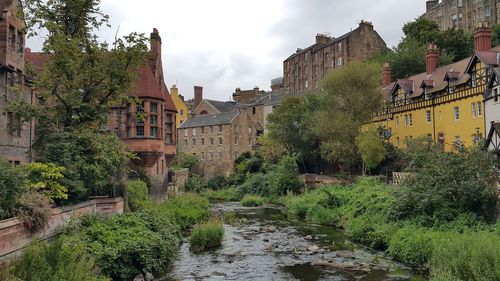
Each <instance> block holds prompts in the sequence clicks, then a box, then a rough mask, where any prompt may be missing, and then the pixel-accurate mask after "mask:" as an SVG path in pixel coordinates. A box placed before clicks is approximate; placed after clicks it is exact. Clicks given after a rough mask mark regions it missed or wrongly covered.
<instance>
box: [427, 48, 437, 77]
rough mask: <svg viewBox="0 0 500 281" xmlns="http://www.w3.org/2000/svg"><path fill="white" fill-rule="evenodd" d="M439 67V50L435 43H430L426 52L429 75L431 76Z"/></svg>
mask: <svg viewBox="0 0 500 281" xmlns="http://www.w3.org/2000/svg"><path fill="white" fill-rule="evenodd" d="M438 65H439V50H438V48H437V46H436V44H434V43H430V44H429V47H428V48H427V50H426V51H425V68H426V69H427V75H431V74H432V73H433V72H434V70H436V68H438Z"/></svg>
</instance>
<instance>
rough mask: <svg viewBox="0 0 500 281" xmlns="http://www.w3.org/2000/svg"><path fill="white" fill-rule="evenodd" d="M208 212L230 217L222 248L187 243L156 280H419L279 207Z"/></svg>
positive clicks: (232, 206)
mask: <svg viewBox="0 0 500 281" xmlns="http://www.w3.org/2000/svg"><path fill="white" fill-rule="evenodd" d="M212 211H213V214H214V215H222V214H226V215H227V214H233V215H234V217H235V222H234V223H232V224H225V225H224V228H225V235H224V240H223V242H222V247H221V248H219V249H217V250H213V251H210V252H205V253H200V254H193V253H191V252H190V251H189V241H187V240H186V241H185V243H183V244H182V246H181V248H180V253H179V258H178V260H177V262H176V263H175V264H174V265H173V266H172V268H170V269H169V270H168V272H169V273H168V274H166V276H165V277H163V278H162V279H159V280H165V281H176V280H194V281H201V280H203V281H205V280H207V281H208V280H252V281H257V280H302V281H317V280H348V281H351V280H352V281H354V280H363V281H379V280H410V279H412V278H413V277H415V278H420V277H419V276H418V274H416V273H414V272H412V271H411V270H410V269H408V268H407V267H405V266H403V265H401V264H398V263H396V262H393V261H391V260H390V259H389V258H388V257H386V256H385V255H384V254H382V253H377V252H373V251H370V250H368V249H364V248H362V247H358V246H356V245H353V244H352V243H351V242H350V241H349V240H347V239H346V237H345V236H344V235H343V233H342V232H340V231H338V230H335V229H334V228H333V227H325V226H319V225H311V224H307V223H305V222H302V221H300V220H294V219H290V218H288V217H287V216H286V214H285V213H284V212H283V211H282V210H281V209H279V208H275V207H262V208H244V207H242V206H241V205H240V204H239V203H221V204H214V205H213V206H212ZM308 236H311V237H312V239H310V238H311V237H308ZM306 238H307V239H306ZM412 280H413V279H412Z"/></svg>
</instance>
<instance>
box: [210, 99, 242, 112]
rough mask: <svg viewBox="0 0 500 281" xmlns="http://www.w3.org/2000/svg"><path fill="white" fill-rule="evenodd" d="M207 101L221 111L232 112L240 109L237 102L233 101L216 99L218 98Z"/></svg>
mask: <svg viewBox="0 0 500 281" xmlns="http://www.w3.org/2000/svg"><path fill="white" fill-rule="evenodd" d="M205 101H206V102H207V103H209V104H210V105H212V106H213V107H215V109H217V111H219V112H220V113H225V112H231V111H235V110H237V109H238V107H237V106H236V102H233V101H216V100H205Z"/></svg>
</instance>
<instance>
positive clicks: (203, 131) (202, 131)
mask: <svg viewBox="0 0 500 281" xmlns="http://www.w3.org/2000/svg"><path fill="white" fill-rule="evenodd" d="M201 135H202V136H204V135H205V127H201Z"/></svg>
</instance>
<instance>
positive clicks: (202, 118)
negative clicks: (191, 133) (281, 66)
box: [179, 111, 240, 129]
mask: <svg viewBox="0 0 500 281" xmlns="http://www.w3.org/2000/svg"><path fill="white" fill-rule="evenodd" d="M239 114H240V113H239V111H232V112H226V113H220V114H205V115H194V116H192V117H190V118H188V119H186V120H185V121H184V122H182V124H181V125H180V126H179V129H186V128H196V127H204V126H217V125H227V124H231V122H232V121H233V120H234V119H235V118H236V117H237V116H238V115H239Z"/></svg>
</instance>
